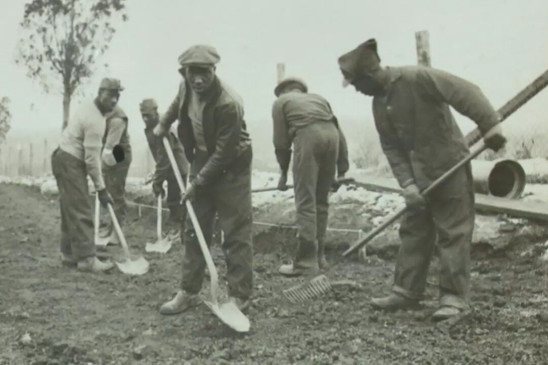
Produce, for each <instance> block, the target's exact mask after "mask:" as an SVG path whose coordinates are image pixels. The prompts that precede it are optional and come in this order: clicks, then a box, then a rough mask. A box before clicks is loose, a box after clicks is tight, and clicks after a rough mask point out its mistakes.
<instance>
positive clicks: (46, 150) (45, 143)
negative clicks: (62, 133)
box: [43, 138, 49, 175]
mask: <svg viewBox="0 0 548 365" xmlns="http://www.w3.org/2000/svg"><path fill="white" fill-rule="evenodd" d="M48 156H49V153H48V140H47V139H45V138H44V167H43V174H44V175H47V173H48Z"/></svg>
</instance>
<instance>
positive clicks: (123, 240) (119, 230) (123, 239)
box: [107, 203, 131, 260]
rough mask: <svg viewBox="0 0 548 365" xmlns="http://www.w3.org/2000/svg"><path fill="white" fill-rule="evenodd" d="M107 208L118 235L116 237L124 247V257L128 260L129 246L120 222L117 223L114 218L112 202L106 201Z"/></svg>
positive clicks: (129, 257)
mask: <svg viewBox="0 0 548 365" xmlns="http://www.w3.org/2000/svg"><path fill="white" fill-rule="evenodd" d="M107 208H108V212H109V213H110V218H111V219H112V223H113V224H114V229H115V230H116V234H117V235H118V238H119V239H120V243H121V244H122V248H123V249H124V253H125V255H126V258H127V259H128V260H130V259H131V255H130V253H129V247H128V245H127V242H126V237H125V236H124V232H122V228H120V223H118V219H117V218H116V213H114V209H113V208H112V204H110V203H108V205H107Z"/></svg>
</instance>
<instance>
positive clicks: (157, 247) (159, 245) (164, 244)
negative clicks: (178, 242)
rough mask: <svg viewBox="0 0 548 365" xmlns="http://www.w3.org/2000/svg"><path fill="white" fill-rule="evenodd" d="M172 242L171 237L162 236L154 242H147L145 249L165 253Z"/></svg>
mask: <svg viewBox="0 0 548 365" xmlns="http://www.w3.org/2000/svg"><path fill="white" fill-rule="evenodd" d="M172 244H173V240H172V239H170V238H169V237H164V238H162V239H161V240H158V241H156V242H147V244H146V246H145V251H146V252H159V253H167V252H168V251H169V250H170V249H171V245H172Z"/></svg>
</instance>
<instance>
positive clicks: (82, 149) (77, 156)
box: [51, 79, 123, 272]
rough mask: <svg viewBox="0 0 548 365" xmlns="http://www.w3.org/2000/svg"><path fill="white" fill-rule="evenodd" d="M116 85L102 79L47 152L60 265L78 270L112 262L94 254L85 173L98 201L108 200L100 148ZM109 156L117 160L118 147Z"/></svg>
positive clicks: (100, 268) (102, 267)
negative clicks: (55, 205)
mask: <svg viewBox="0 0 548 365" xmlns="http://www.w3.org/2000/svg"><path fill="white" fill-rule="evenodd" d="M120 90H121V87H120V81H118V80H116V79H103V81H101V84H100V86H99V92H98V95H97V97H96V98H95V100H93V101H88V102H85V103H83V104H82V105H81V106H80V107H79V108H78V109H77V110H76V111H75V112H74V113H73V114H72V115H71V117H70V120H69V123H68V125H67V127H66V128H65V129H64V130H63V133H62V135H61V140H60V142H59V147H58V148H57V149H56V150H55V151H54V152H53V154H52V157H51V167H52V172H53V175H54V176H55V180H56V181H57V187H58V188H59V203H60V206H61V253H62V255H63V257H62V264H63V265H64V266H69V267H77V268H78V270H81V271H91V272H104V271H107V270H110V269H111V268H112V267H113V264H112V262H108V261H107V262H103V261H100V260H99V259H98V258H97V257H96V253H95V240H94V233H93V232H94V230H93V213H92V211H93V210H92V205H91V201H90V199H89V191H88V182H87V176H88V175H89V176H90V177H91V180H92V182H93V185H94V186H95V191H96V192H97V195H98V198H99V201H100V203H101V204H102V205H103V206H106V205H107V204H112V199H111V197H110V195H109V193H108V192H107V189H106V188H105V182H104V179H103V175H102V174H101V148H102V145H103V142H102V138H103V136H104V134H105V129H106V118H107V116H108V115H109V114H110V113H111V112H112V111H113V110H114V109H115V107H116V104H117V103H118V99H119V98H120ZM122 157H123V156H122ZM113 158H114V160H115V162H117V161H119V160H120V158H121V156H120V154H119V151H116V152H115V153H113Z"/></svg>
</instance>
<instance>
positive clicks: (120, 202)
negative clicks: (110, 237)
mask: <svg viewBox="0 0 548 365" xmlns="http://www.w3.org/2000/svg"><path fill="white" fill-rule="evenodd" d="M130 164H131V154H129V155H126V159H125V160H124V161H123V162H122V163H119V164H116V165H114V166H103V177H104V179H105V187H106V189H107V191H108V193H109V194H110V196H111V197H112V202H113V209H114V213H115V214H116V219H117V220H118V223H119V224H120V226H122V225H123V223H124V221H125V219H126V216H127V203H126V180H127V174H128V171H129V166H130ZM108 222H109V223H108V224H107V226H106V230H107V231H108V233H110V232H111V231H112V229H113V226H112V222H111V221H110V219H109V220H108Z"/></svg>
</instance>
